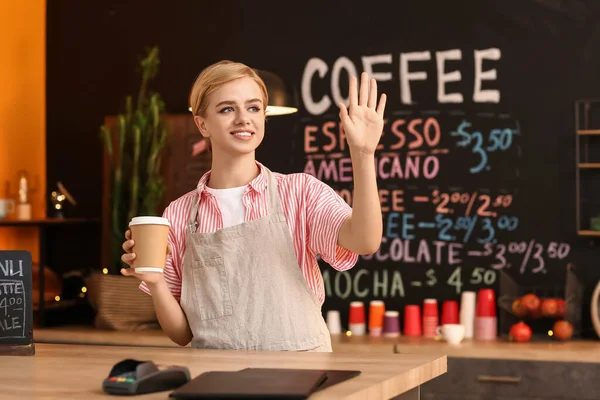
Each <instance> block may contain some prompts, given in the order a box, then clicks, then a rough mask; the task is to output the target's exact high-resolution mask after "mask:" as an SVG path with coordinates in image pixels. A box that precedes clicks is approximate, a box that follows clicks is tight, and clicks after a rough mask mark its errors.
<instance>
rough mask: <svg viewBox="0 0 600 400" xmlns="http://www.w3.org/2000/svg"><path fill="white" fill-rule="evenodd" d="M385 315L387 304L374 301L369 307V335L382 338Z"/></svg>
mask: <svg viewBox="0 0 600 400" xmlns="http://www.w3.org/2000/svg"><path fill="white" fill-rule="evenodd" d="M384 314H385V304H384V303H383V301H381V300H372V301H371V303H370V305H369V334H370V335H371V336H381V332H382V331H383V315H384Z"/></svg>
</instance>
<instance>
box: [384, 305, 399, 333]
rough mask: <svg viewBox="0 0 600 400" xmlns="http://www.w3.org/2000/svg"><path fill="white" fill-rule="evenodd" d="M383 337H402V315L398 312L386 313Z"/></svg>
mask: <svg viewBox="0 0 600 400" xmlns="http://www.w3.org/2000/svg"><path fill="white" fill-rule="evenodd" d="M383 336H385V337H398V336H400V313H399V312H398V311H386V312H385V314H384V322H383Z"/></svg>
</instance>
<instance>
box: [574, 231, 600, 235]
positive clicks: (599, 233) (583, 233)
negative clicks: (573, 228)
mask: <svg viewBox="0 0 600 400" xmlns="http://www.w3.org/2000/svg"><path fill="white" fill-rule="evenodd" d="M577 233H578V234H579V236H600V231H579V232H577Z"/></svg>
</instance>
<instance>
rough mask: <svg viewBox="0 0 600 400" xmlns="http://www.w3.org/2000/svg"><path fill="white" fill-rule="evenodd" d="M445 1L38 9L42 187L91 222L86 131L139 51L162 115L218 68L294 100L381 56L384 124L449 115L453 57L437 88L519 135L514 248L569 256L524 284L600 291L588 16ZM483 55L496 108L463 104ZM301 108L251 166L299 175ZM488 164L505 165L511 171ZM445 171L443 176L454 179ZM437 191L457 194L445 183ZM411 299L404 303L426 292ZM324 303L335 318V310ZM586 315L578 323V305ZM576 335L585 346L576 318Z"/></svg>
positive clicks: (124, 83) (95, 150) (93, 171)
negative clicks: (229, 64) (574, 270)
mask: <svg viewBox="0 0 600 400" xmlns="http://www.w3.org/2000/svg"><path fill="white" fill-rule="evenodd" d="M449 3H450V2H439V1H429V2H428V1H412V2H408V1H404V2H392V1H389V2H377V1H369V2H365V1H326V2H325V1H323V2H316V1H312V2H311V1H303V2H298V3H296V4H285V5H284V3H281V2H275V1H260V2H245V1H237V2H228V3H226V4H224V3H215V2H208V1H180V2H173V3H170V4H169V3H167V2H164V1H156V0H155V1H143V2H142V1H129V2H117V1H104V2H102V3H101V4H90V3H82V2H78V1H73V0H70V1H69V0H59V1H53V2H49V5H48V49H47V50H48V55H47V59H48V71H47V72H48V76H47V81H48V88H47V107H48V110H47V115H48V117H47V118H48V120H47V146H48V184H49V185H52V184H53V183H54V182H56V181H57V180H62V181H63V182H64V183H65V184H66V185H67V187H68V188H69V189H70V190H71V192H72V193H73V195H74V196H75V197H76V198H77V200H78V201H79V206H78V207H77V208H76V209H73V210H72V211H71V213H72V215H74V216H87V217H99V216H100V214H101V196H102V194H101V183H102V176H101V165H102V146H101V142H100V140H99V136H98V126H99V125H101V124H102V121H103V118H104V116H105V115H109V114H114V113H117V112H118V111H120V110H121V101H122V99H123V96H124V95H125V94H126V93H133V92H135V91H136V89H137V85H138V81H139V80H138V75H137V72H136V70H135V68H136V66H137V62H138V61H139V59H140V57H141V55H142V53H143V49H144V48H145V47H147V46H152V45H158V46H159V47H160V51H161V71H160V74H159V77H158V79H157V81H156V84H155V86H154V88H155V89H156V90H158V91H159V92H160V93H161V94H162V96H163V97H164V99H165V101H166V104H167V109H168V111H170V112H173V113H185V112H186V109H187V94H188V91H189V88H190V86H191V83H192V81H193V79H194V78H195V76H196V75H197V74H198V72H199V71H200V70H201V69H202V68H204V67H205V66H207V65H209V64H210V63H212V62H215V61H218V60H220V59H224V58H227V59H233V60H237V61H241V62H244V63H247V64H249V65H251V66H253V67H255V68H259V69H266V70H270V71H273V72H275V73H278V74H279V75H280V76H282V77H283V78H284V79H285V80H286V81H287V82H288V83H290V84H292V85H293V86H294V87H295V89H296V90H297V91H299V90H300V83H301V79H302V73H303V71H304V67H305V65H306V63H307V61H308V60H309V59H310V58H311V57H319V58H321V59H323V60H324V61H325V62H326V63H327V65H328V66H329V68H330V69H331V66H332V65H333V63H334V62H335V60H336V59H338V58H339V57H341V56H346V57H348V58H349V59H350V60H352V62H354V64H355V65H357V68H359V71H358V72H360V61H361V57H362V56H368V55H377V54H384V53H391V54H392V57H393V62H392V64H391V65H390V66H389V68H388V67H387V66H386V67H384V68H382V71H390V72H392V80H391V81H388V82H382V83H381V84H380V89H381V90H382V91H385V92H386V93H388V107H387V109H388V110H389V113H390V115H391V113H394V112H413V111H415V110H416V109H419V110H425V109H427V110H431V109H435V110H441V111H444V112H445V111H448V110H449V109H450V108H448V107H447V105H446V106H441V105H440V104H438V103H437V100H436V90H437V86H436V84H437V83H436V81H435V79H433V78H434V77H435V73H436V71H435V56H434V55H433V53H434V52H435V51H440V50H448V49H455V48H458V49H461V50H462V52H463V60H462V61H460V62H456V63H455V64H450V65H452V67H453V68H457V69H460V70H461V73H462V76H463V82H462V83H460V84H456V85H454V86H453V85H449V86H448V87H449V88H450V89H452V90H457V91H460V92H462V93H464V95H465V102H464V104H462V105H461V106H462V107H463V109H464V110H466V111H467V112H481V111H483V112H485V111H495V112H507V113H511V115H514V116H515V118H518V119H519V121H520V123H521V128H522V131H523V132H524V133H525V134H524V135H523V136H522V137H521V138H520V140H521V142H520V145H521V146H522V148H523V149H524V150H523V151H524V153H525V154H524V156H523V157H522V158H521V159H520V161H519V162H520V163H521V165H520V169H521V174H522V176H521V178H520V183H519V185H520V186H519V187H520V188H521V190H522V192H521V197H520V201H521V203H520V204H521V205H520V209H519V210H518V213H520V214H519V216H520V218H521V226H520V228H519V233H520V234H521V236H519V237H517V238H516V239H515V240H528V238H530V237H535V238H538V239H540V240H545V241H546V242H547V241H557V242H566V243H569V244H570V245H571V248H572V250H571V254H570V256H569V258H568V259H566V260H564V261H565V262H564V263H563V264H560V263H557V264H551V263H550V264H549V267H548V268H550V269H552V268H554V269H555V270H556V271H554V273H553V271H552V270H550V272H549V274H548V275H547V277H546V278H541V277H539V276H538V277H534V278H531V279H535V280H543V279H546V280H548V279H550V280H554V281H558V280H560V279H562V276H564V273H562V272H561V271H562V269H561V268H563V269H564V264H566V263H567V262H574V263H575V264H576V265H577V267H578V271H579V273H580V274H581V276H582V280H584V281H585V282H586V283H591V282H596V281H597V280H598V279H600V269H598V268H597V267H598V262H599V261H598V259H599V258H600V253H599V252H598V250H597V248H595V247H593V246H590V241H589V240H587V239H582V238H580V237H578V236H577V235H576V232H575V200H574V193H575V182H574V176H575V171H574V165H575V159H574V157H575V153H574V131H573V130H574V119H573V103H574V101H575V100H576V99H578V98H582V97H595V96H597V97H600V80H599V79H600V78H599V77H598V74H597V71H598V67H600V55H598V53H597V51H596V49H597V48H599V47H598V45H600V32H599V30H598V29H599V28H597V23H596V21H597V20H598V17H599V16H600V5H598V4H597V2H595V1H593V0H590V1H572V2H554V1H532V0H526V1H516V0H511V1H491V0H489V1H479V2H475V1H473V2H467V1H465V2H462V3H460V4H458V3H457V2H454V3H453V4H449ZM557 4H561V5H557ZM490 47H495V48H499V49H501V51H502V58H501V60H500V61H499V62H498V63H497V64H494V65H493V66H489V64H486V67H485V69H487V68H492V67H495V68H497V71H498V78H497V82H496V83H497V85H498V86H497V87H498V88H500V89H501V92H502V97H501V101H500V103H499V104H491V105H490V104H475V103H474V102H473V101H472V99H471V97H470V94H471V93H472V91H473V74H474V71H473V69H474V67H473V56H472V54H473V50H475V49H485V48H490ZM425 50H429V51H431V52H432V57H433V58H432V61H430V62H427V63H423V64H422V66H420V67H418V68H419V69H422V70H424V71H426V72H427V73H428V76H429V77H430V78H429V79H428V80H427V81H426V82H423V83H418V84H414V83H413V86H412V92H413V97H414V99H415V101H416V102H417V104H416V105H405V104H402V103H401V102H400V90H399V81H398V68H399V55H400V53H403V52H404V53H405V52H410V51H425ZM327 79H329V78H327ZM326 82H327V83H326V84H324V83H319V82H316V83H314V86H313V87H314V88H315V90H316V93H317V94H323V93H328V92H329V87H328V84H329V81H328V80H327V81H326ZM490 85H491V86H492V87H494V84H493V83H492V84H490ZM342 87H343V86H342ZM300 106H301V107H300V108H301V111H300V113H299V114H296V115H292V116H285V117H280V118H273V119H271V120H270V121H269V122H268V125H267V126H268V127H267V137H266V140H265V142H264V144H263V145H262V147H261V148H260V149H259V151H258V154H257V157H258V158H259V160H261V161H263V162H265V163H266V164H267V165H268V166H269V167H270V168H271V169H273V170H278V171H281V172H293V171H299V170H302V169H303V166H304V164H303V163H304V159H303V158H302V156H303V155H302V152H301V151H300V150H299V149H298V143H302V140H301V139H302V126H303V124H304V123H307V122H306V121H316V120H319V118H321V119H322V118H325V117H324V116H319V117H318V118H317V117H313V116H311V115H310V114H309V113H308V112H307V111H306V109H304V107H303V105H302V104H300ZM336 115H337V110H336V109H335V107H332V108H331V109H330V110H328V112H327V113H326V116H330V117H331V118H336ZM281 149H288V150H289V151H287V152H286V151H281ZM496 162H497V165H498V166H500V167H507V166H508V163H509V162H510V160H509V159H507V160H504V161H503V160H501V159H497V160H496ZM452 165H453V164H451V163H450V165H448V166H445V167H443V168H444V170H445V171H446V170H447V171H454V170H453V168H454V167H453V166H452ZM449 175H451V174H449ZM471 178H472V179H473V180H472V181H470V180H469V179H471ZM460 179H462V180H461V182H460V183H461V184H464V186H465V187H470V186H475V185H477V184H479V182H477V179H478V178H477V177H475V176H469V175H464V176H463V177H461V178H460ZM495 179H497V180H498V175H496V178H495ZM596 181H597V180H596ZM439 183H441V184H453V183H456V182H453V181H452V179H450V178H448V179H445V178H444V179H442V180H441V182H439ZM492 185H493V184H492ZM509 239H510V238H509ZM82 240H84V239H82ZM546 242H544V243H546ZM361 263H364V261H362V260H361ZM363 265H367V266H368V265H369V264H368V263H366V264H363ZM409 274H410V273H409ZM523 279H528V278H527V277H523ZM588 286H589V285H588ZM436 290H439V293H441V294H442V297H444V296H445V295H446V293H445V292H444V290H445V289H436ZM436 293H438V292H434V293H433V294H436ZM590 293H591V288H589V287H586V296H588V297H589V294H590ZM430 295H431V294H430ZM415 296H416V297H415V298H413V299H412V300H414V299H418V298H422V297H423V296H424V294H423V293H420V294H418V295H415ZM447 297H448V298H450V296H449V295H448V296H447ZM346 300H347V301H349V300H351V298H348V299H346ZM330 301H331V302H334V303H333V304H335V305H337V304H343V307H345V306H346V303H345V302H344V303H335V301H336V300H335V299H332V300H330ZM406 301H409V300H408V299H407V300H406ZM414 301H417V300H414ZM327 304H328V303H326V306H327ZM584 307H585V312H584V315H587V304H584ZM584 330H585V331H586V332H587V333H588V334H589V332H590V325H589V321H587V320H586V322H585V324H584Z"/></svg>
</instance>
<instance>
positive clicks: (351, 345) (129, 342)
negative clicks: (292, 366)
mask: <svg viewBox="0 0 600 400" xmlns="http://www.w3.org/2000/svg"><path fill="white" fill-rule="evenodd" d="M33 336H34V341H35V342H37V343H70V344H94V345H120V346H151V347H175V348H177V347H180V346H179V345H177V344H175V343H173V342H172V341H171V340H170V339H169V338H168V337H167V336H166V335H165V334H164V332H162V331H160V330H150V331H142V332H115V331H105V330H98V329H93V328H48V329H35V330H34V333H33ZM331 342H332V343H331V344H332V347H333V351H334V352H336V353H339V352H350V353H363V352H368V353H394V352H397V353H401V354H434V355H447V356H448V357H457V358H487V359H504V360H530V361H565V362H570V361H573V362H593V363H600V341H598V340H574V341H569V342H559V341H549V342H536V343H533V342H532V343H509V342H507V341H504V340H497V341H492V342H484V341H473V340H465V341H463V342H462V343H461V344H460V345H458V346H452V345H449V344H448V343H446V342H443V341H438V340H435V339H426V338H422V337H418V338H416V337H404V336H403V337H399V338H384V337H371V336H369V335H365V336H355V337H351V336H346V335H332V337H331ZM188 347H189V345H188Z"/></svg>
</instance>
